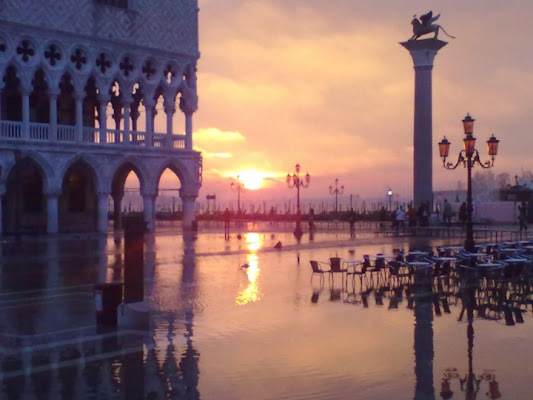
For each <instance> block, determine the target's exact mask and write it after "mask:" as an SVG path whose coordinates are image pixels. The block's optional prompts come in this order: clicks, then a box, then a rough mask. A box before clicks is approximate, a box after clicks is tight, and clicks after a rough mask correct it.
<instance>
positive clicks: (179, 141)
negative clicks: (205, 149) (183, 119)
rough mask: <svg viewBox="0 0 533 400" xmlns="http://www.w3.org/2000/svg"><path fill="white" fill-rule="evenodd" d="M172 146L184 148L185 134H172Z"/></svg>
mask: <svg viewBox="0 0 533 400" xmlns="http://www.w3.org/2000/svg"><path fill="white" fill-rule="evenodd" d="M172 147H173V148H174V149H184V148H185V135H172Z"/></svg>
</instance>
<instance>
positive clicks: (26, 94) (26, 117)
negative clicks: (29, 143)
mask: <svg viewBox="0 0 533 400" xmlns="http://www.w3.org/2000/svg"><path fill="white" fill-rule="evenodd" d="M31 91H32V89H31V87H23V88H22V90H21V92H22V137H23V138H24V139H29V138H30V93H31Z"/></svg>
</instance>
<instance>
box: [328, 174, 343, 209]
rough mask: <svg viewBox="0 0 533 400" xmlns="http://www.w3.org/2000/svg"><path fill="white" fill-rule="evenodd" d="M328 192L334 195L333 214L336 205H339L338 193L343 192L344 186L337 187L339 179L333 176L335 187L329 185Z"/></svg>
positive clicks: (336, 207)
mask: <svg viewBox="0 0 533 400" xmlns="http://www.w3.org/2000/svg"><path fill="white" fill-rule="evenodd" d="M329 193H330V194H334V195H335V215H336V214H337V213H338V205H339V201H338V198H339V194H343V193H344V186H341V187H340V189H339V179H338V178H335V189H333V186H331V185H330V186H329Z"/></svg>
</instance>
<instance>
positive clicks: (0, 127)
mask: <svg viewBox="0 0 533 400" xmlns="http://www.w3.org/2000/svg"><path fill="white" fill-rule="evenodd" d="M0 137H3V138H20V137H22V122H20V121H0Z"/></svg>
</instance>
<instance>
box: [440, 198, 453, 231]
mask: <svg viewBox="0 0 533 400" xmlns="http://www.w3.org/2000/svg"><path fill="white" fill-rule="evenodd" d="M452 215H453V210H452V205H451V204H450V202H449V201H448V200H447V199H444V207H443V209H442V219H443V220H444V223H445V224H446V225H448V226H450V225H451V223H452Z"/></svg>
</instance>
